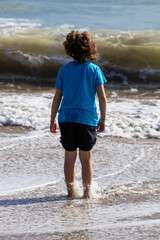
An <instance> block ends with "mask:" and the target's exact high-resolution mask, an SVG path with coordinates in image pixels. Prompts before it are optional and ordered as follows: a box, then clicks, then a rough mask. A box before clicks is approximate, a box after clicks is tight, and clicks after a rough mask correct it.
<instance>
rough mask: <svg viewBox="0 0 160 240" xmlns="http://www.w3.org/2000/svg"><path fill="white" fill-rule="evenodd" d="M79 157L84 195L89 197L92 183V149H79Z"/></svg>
mask: <svg viewBox="0 0 160 240" xmlns="http://www.w3.org/2000/svg"><path fill="white" fill-rule="evenodd" d="M79 158H80V161H81V165H82V182H83V188H84V197H85V198H90V188H91V183H92V151H82V150H79Z"/></svg>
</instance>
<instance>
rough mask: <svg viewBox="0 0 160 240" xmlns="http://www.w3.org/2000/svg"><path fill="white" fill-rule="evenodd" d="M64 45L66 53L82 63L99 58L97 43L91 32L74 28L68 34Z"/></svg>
mask: <svg viewBox="0 0 160 240" xmlns="http://www.w3.org/2000/svg"><path fill="white" fill-rule="evenodd" d="M63 45H64V48H65V51H66V54H67V55H68V56H70V57H72V58H73V59H74V60H75V61H77V62H78V63H80V64H82V63H84V62H86V61H96V60H97V58H98V52H97V48H96V45H95V43H94V41H93V38H92V36H91V35H90V34H89V32H83V33H80V32H79V31H74V30H73V31H71V32H70V33H68V34H67V36H66V41H65V42H64V43H63Z"/></svg>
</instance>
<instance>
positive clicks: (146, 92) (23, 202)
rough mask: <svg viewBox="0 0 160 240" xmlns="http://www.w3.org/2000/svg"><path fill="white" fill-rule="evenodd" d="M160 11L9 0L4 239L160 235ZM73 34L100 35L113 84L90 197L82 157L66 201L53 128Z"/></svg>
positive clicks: (0, 70)
mask: <svg viewBox="0 0 160 240" xmlns="http://www.w3.org/2000/svg"><path fill="white" fill-rule="evenodd" d="M159 12H160V2H159V1H158V0H152V1H150V0H148V1H147V0H146V1H144V0H135V1H130V0H124V1H117V0H113V1H109V0H108V1H107V0H106V1H105V0H100V1H95V0H92V1H90V0H87V1H84V0H83V1H73V0H66V1H65V0H63V1H62V0H57V1H49V0H47V1H41V0H37V1H30V0H29V1H25V0H23V1H19V0H18V1H16V0H15V1H8V0H7V1H2V0H0V240H8V239H9V240H32V239H34V240H36V239H37V240H42V239H45V240H53V239H56V240H58V239H60V240H62V239H68V240H69V239H78V240H79V239H87V240H88V239H89V240H90V239H92V240H97V239H102V240H106V239H109V240H110V239H115V240H119V239H126V240H128V239H129V240H132V239H133V240H135V239H136V240H139V239H141V240H142V239H145V240H157V239H160V237H159V236H160V204H159V201H160V177H159V175H160V28H159V22H160V14H159ZM72 29H76V30H77V29H78V30H80V31H85V30H87V31H90V32H91V34H92V36H93V38H94V40H95V42H96V44H97V47H98V50H99V59H98V61H97V62H96V64H98V65H99V66H100V67H101V69H102V70H103V72H104V74H105V76H106V78H107V80H108V82H107V84H105V90H106V96H107V102H108V104H107V116H106V117H107V118H106V130H105V132H103V133H100V134H98V136H97V143H96V145H95V147H94V148H93V184H92V189H91V199H89V200H85V199H83V198H82V194H83V193H82V192H83V190H82V183H81V166H80V161H79V158H78V159H77V162H76V183H75V184H76V198H75V199H74V200H70V199H68V198H67V197H66V187H65V182H64V174H63V161H64V160H63V159H64V151H63V148H62V146H61V144H60V142H59V139H60V133H59V129H58V133H56V134H51V133H50V132H49V124H50V110H51V104H52V99H53V97H54V93H55V90H54V84H55V79H56V74H57V71H58V69H59V68H60V67H61V66H62V65H63V64H65V63H67V62H68V61H70V60H69V59H68V58H67V57H66V55H65V53H64V50H63V47H62V43H63V40H64V38H65V35H66V34H67V33H68V32H69V31H70V30H72ZM97 106H98V100H97ZM98 114H99V108H98Z"/></svg>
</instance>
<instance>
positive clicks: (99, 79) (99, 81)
mask: <svg viewBox="0 0 160 240" xmlns="http://www.w3.org/2000/svg"><path fill="white" fill-rule="evenodd" d="M106 82H107V80H106V78H105V76H104V74H103V72H102V71H101V69H100V68H99V67H97V73H96V88H97V87H98V86H100V85H102V84H104V83H106Z"/></svg>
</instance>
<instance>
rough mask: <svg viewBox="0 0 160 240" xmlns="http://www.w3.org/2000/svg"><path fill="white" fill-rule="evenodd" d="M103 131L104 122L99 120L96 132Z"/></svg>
mask: <svg viewBox="0 0 160 240" xmlns="http://www.w3.org/2000/svg"><path fill="white" fill-rule="evenodd" d="M104 130H105V121H103V120H99V122H98V125H97V132H103V131H104Z"/></svg>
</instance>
